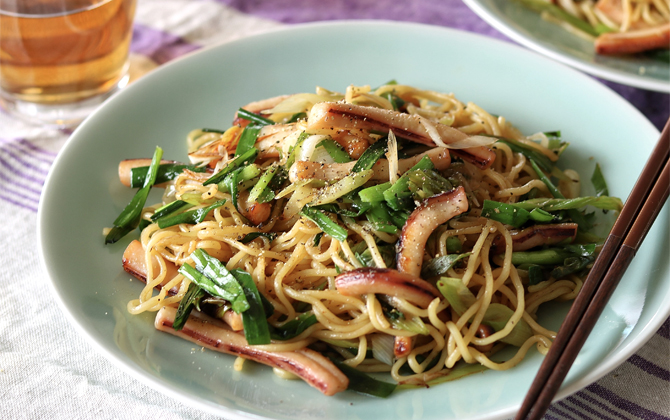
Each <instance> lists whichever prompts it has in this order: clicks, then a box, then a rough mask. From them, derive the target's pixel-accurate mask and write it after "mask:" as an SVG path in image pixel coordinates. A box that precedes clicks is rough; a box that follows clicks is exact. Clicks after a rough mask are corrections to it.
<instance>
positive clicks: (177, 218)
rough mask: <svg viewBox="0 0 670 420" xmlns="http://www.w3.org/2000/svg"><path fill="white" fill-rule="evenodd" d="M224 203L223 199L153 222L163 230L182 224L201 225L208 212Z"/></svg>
mask: <svg viewBox="0 0 670 420" xmlns="http://www.w3.org/2000/svg"><path fill="white" fill-rule="evenodd" d="M225 203H226V200H225V199H223V200H219V201H217V202H216V203H213V204H211V205H209V206H207V207H203V208H200V209H196V210H190V211H185V212H183V213H179V214H175V215H168V216H164V217H161V218H159V219H156V220H154V222H156V223H158V227H159V228H161V229H165V228H168V227H170V226H174V225H179V224H182V223H186V224H189V225H197V224H198V223H202V222H203V221H204V220H205V217H207V214H209V212H210V211H212V210H214V209H216V208H218V207H221V206H223V205H224V204H225Z"/></svg>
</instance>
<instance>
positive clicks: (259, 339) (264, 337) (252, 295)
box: [230, 269, 270, 345]
mask: <svg viewBox="0 0 670 420" xmlns="http://www.w3.org/2000/svg"><path fill="white" fill-rule="evenodd" d="M230 274H232V275H233V276H234V277H235V278H236V279H237V281H238V282H239V284H240V285H241V286H242V289H243V290H244V296H245V297H246V301H247V302H248V304H249V309H247V310H246V311H244V312H242V324H243V325H244V338H246V339H247V343H249V344H251V345H258V344H270V328H269V325H268V321H267V318H266V316H265V310H264V309H263V301H262V300H261V294H260V293H259V292H258V288H257V287H256V283H254V280H253V279H252V278H251V274H249V273H247V272H246V271H242V270H239V269H235V270H232V271H231V272H230Z"/></svg>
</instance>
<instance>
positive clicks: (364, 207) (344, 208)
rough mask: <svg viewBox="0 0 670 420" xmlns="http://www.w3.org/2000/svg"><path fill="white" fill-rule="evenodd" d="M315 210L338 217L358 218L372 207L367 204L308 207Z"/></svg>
mask: <svg viewBox="0 0 670 420" xmlns="http://www.w3.org/2000/svg"><path fill="white" fill-rule="evenodd" d="M310 207H311V208H313V209H315V210H323V211H327V212H328V213H334V214H339V215H340V216H348V217H358V216H361V215H362V214H364V213H365V212H367V211H368V210H370V208H371V207H372V205H371V204H369V203H362V202H361V203H346V204H345V203H342V204H339V203H328V204H320V205H318V206H313V205H310Z"/></svg>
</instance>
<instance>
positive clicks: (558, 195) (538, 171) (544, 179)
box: [530, 159, 565, 198]
mask: <svg viewBox="0 0 670 420" xmlns="http://www.w3.org/2000/svg"><path fill="white" fill-rule="evenodd" d="M530 166H531V167H532V168H533V170H534V171H535V173H536V174H537V177H538V178H540V181H542V182H543V183H544V185H546V186H547V188H548V189H549V192H550V193H551V195H553V196H554V197H555V198H565V196H564V195H563V194H562V193H561V192H560V191H559V190H558V188H556V186H555V185H554V184H553V182H551V180H550V179H549V177H548V176H547V175H545V174H544V172H542V169H540V166H539V164H538V163H537V162H536V161H535V160H534V159H530Z"/></svg>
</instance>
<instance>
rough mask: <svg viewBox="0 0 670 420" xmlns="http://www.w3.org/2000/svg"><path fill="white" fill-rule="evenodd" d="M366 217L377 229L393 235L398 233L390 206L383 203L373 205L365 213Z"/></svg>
mask: <svg viewBox="0 0 670 420" xmlns="http://www.w3.org/2000/svg"><path fill="white" fill-rule="evenodd" d="M365 217H366V218H367V219H368V221H369V222H370V223H372V225H373V226H374V228H375V230H378V231H380V232H386V233H390V234H393V235H395V234H397V233H398V227H397V226H396V225H395V224H394V223H393V219H392V218H391V214H390V213H389V211H388V207H387V206H386V205H385V204H383V203H378V205H375V206H371V207H370V209H369V210H368V211H367V212H366V213H365Z"/></svg>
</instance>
